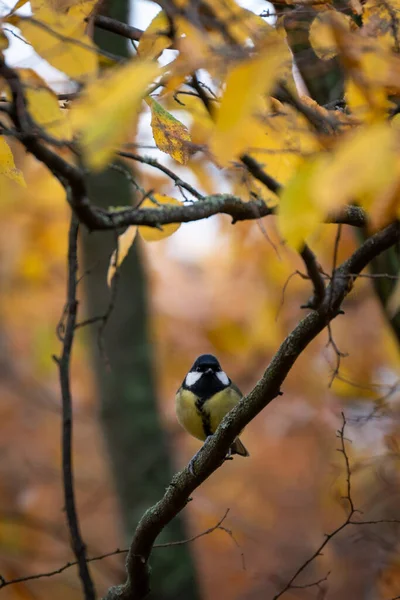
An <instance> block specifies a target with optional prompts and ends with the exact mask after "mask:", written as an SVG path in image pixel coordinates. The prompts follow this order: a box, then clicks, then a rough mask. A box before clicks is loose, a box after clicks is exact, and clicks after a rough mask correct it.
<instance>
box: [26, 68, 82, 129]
mask: <svg viewBox="0 0 400 600" xmlns="http://www.w3.org/2000/svg"><path fill="white" fill-rule="evenodd" d="M18 75H19V76H20V78H21V81H22V83H23V85H24V90H25V97H26V100H27V102H28V109H29V113H30V115H31V116H32V117H33V119H34V120H35V122H36V123H37V124H38V125H40V126H41V127H43V129H45V130H46V131H47V132H48V133H49V134H50V135H51V136H53V137H55V138H57V139H60V140H69V139H71V137H72V136H71V128H70V125H69V123H68V121H67V118H66V115H65V112H64V111H62V110H61V108H60V106H59V103H58V99H57V96H56V94H55V93H54V92H53V91H52V90H51V89H50V88H49V87H48V86H47V84H46V82H45V81H44V79H42V78H41V77H40V76H39V75H38V74H37V73H35V71H33V70H32V69H18Z"/></svg>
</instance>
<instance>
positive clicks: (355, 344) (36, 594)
mask: <svg viewBox="0 0 400 600" xmlns="http://www.w3.org/2000/svg"><path fill="white" fill-rule="evenodd" d="M115 4H116V7H117V9H118V10H119V11H120V12H119V13H118V10H117V9H116V10H117V13H116V14H115V15H114V16H116V17H117V18H121V20H124V18H126V14H125V13H126V10H127V7H126V6H124V5H123V4H120V3H115ZM140 6H141V7H142V8H143V6H144V5H143V4H141V5H140ZM246 6H247V5H246ZM263 6H264V5H263ZM140 14H142V13H140ZM151 16H153V15H150V17H147V22H148V21H149V20H150V19H151ZM135 24H138V22H137V21H135ZM140 26H143V24H142V25H140ZM97 42H98V43H99V44H100V45H102V46H103V47H107V45H108V44H113V52H115V53H120V54H124V52H126V47H125V44H124V42H123V41H121V40H119V39H118V38H117V39H114V38H113V39H112V40H111V38H110V39H108V38H107V37H106V36H104V37H100V36H99V38H98V39H97ZM118 44H120V46H119V47H118ZM14 59H15V60H16V62H18V60H21V61H25V60H27V59H25V58H21V57H20V58H18V54H16V55H14ZM29 60H34V58H30V59H29ZM19 66H28V65H26V64H23V65H21V64H19ZM29 66H32V65H29ZM141 142H142V144H143V145H145V144H149V140H148V139H145V138H143V139H142V140H141ZM13 150H14V152H15V155H16V162H17V164H18V166H19V167H20V168H22V169H23V171H24V174H25V178H26V181H27V188H26V189H23V188H21V187H19V188H17V187H15V188H13V190H14V191H13V194H12V195H11V196H7V197H1V199H0V398H1V403H0V429H1V437H0V440H1V441H0V574H1V575H2V577H4V579H6V580H9V579H14V578H18V577H23V576H25V575H30V574H35V573H42V572H47V571H52V570H54V569H58V568H60V567H62V566H63V565H65V564H66V563H67V562H68V561H70V560H72V559H73V555H72V552H71V550H70V547H69V537H68V531H67V528H66V524H65V514H64V512H63V497H62V486H61V472H60V463H61V456H60V434H61V417H60V414H61V408H60V392H59V386H58V372H57V368H56V365H55V363H54V361H53V359H52V356H53V355H58V354H59V353H60V347H61V345H60V343H59V341H58V339H57V336H56V328H57V324H58V322H59V320H60V317H61V315H62V311H63V307H64V303H65V287H66V249H67V246H66V242H67V230H68V220H69V211H68V208H67V205H66V202H65V198H64V191H63V189H62V188H61V186H60V185H59V184H58V183H57V182H56V181H55V180H54V179H52V177H50V176H49V174H48V173H47V172H46V171H45V169H44V168H43V167H42V166H41V165H39V164H38V163H37V162H35V161H34V160H32V159H31V158H29V157H28V156H26V155H25V153H24V152H22V150H21V149H20V148H19V147H14V148H13ZM147 150H148V152H147ZM146 153H148V154H150V153H151V149H146ZM168 160H169V159H167V158H166V157H163V161H164V162H165V164H169V163H168ZM197 183H198V184H199V185H200V186H201V187H202V188H203V189H204V190H205V191H207V186H210V188H211V189H214V190H215V189H218V190H219V191H223V190H228V189H232V182H231V181H229V180H227V179H226V178H224V177H223V175H221V174H218V173H216V172H205V171H204V169H203V165H202V164H199V180H198V182H197ZM89 185H90V189H91V196H92V198H93V200H94V201H95V202H96V203H97V204H99V205H101V204H103V205H104V206H109V205H110V204H112V205H115V204H117V203H118V204H121V205H122V204H124V203H128V202H130V201H131V199H132V197H133V193H132V190H131V189H130V188H129V186H128V183H127V180H126V179H125V178H123V177H121V175H120V173H118V172H115V171H112V172H107V173H104V174H102V175H99V176H97V177H92V178H91V179H90V181H89ZM141 185H142V186H143V187H144V188H145V189H153V190H156V191H160V192H162V193H165V194H170V195H176V194H177V190H174V189H173V188H172V187H171V185H170V183H169V181H168V180H167V179H166V178H165V179H164V178H162V177H159V176H158V175H157V174H156V175H155V173H154V171H150V170H146V171H143V172H142V173H141ZM236 185H238V184H236ZM243 185H244V184H243ZM235 189H236V191H239V190H238V188H237V187H236V188H235ZM39 190H40V192H39ZM116 198H118V202H116ZM82 233H83V235H82V239H81V246H80V258H79V263H80V275H81V280H80V283H79V299H80V316H79V320H80V321H83V320H84V319H86V318H90V317H94V316H101V315H104V314H107V313H108V312H110V315H109V318H108V319H107V324H106V326H105V327H101V322H99V323H97V324H95V325H91V326H86V327H82V328H81V329H79V330H78V331H77V334H76V345H75V348H74V355H73V361H72V382H73V399H74V469H75V483H76V493H77V500H78V510H79V516H80V522H81V527H82V532H83V537H84V539H85V541H86V543H87V548H88V555H89V556H96V555H99V554H104V553H108V552H112V551H114V550H116V549H117V548H120V549H122V548H125V547H127V545H128V543H129V540H130V538H131V535H132V533H133V531H134V528H135V526H136V524H137V522H138V519H139V518H140V516H141V515H142V514H143V512H144V510H145V509H146V508H147V507H149V506H150V505H151V504H153V503H154V502H156V501H157V500H158V499H159V498H160V497H161V495H162V494H163V492H164V490H165V488H166V486H167V485H168V483H169V482H170V478H171V476H172V474H173V473H174V472H175V471H177V470H178V469H181V468H183V467H184V466H185V465H186V464H187V462H188V460H189V459H190V458H191V457H192V456H193V454H194V453H195V452H196V451H197V450H198V448H199V443H198V442H197V441H196V440H194V439H192V438H190V437H189V436H188V435H187V434H186V433H185V432H184V431H183V430H181V428H180V427H179V425H178V423H177V421H176V417H175V412H174V396H175V392H176V390H177V388H178V387H179V386H180V384H181V382H182V380H183V378H184V376H185V374H186V372H187V371H188V369H189V368H190V366H191V364H192V363H193V361H194V359H195V358H196V357H197V356H198V355H199V354H201V353H205V352H211V353H213V354H216V355H217V356H218V358H219V359H220V362H221V364H222V366H223V368H224V369H225V370H226V372H227V373H228V375H229V376H230V377H231V378H232V379H233V380H234V381H235V383H237V385H238V386H239V387H240V388H241V389H242V391H243V392H244V393H246V392H248V391H250V390H251V389H252V387H253V386H254V384H255V383H256V382H257V380H258V378H259V377H260V376H261V375H262V373H263V371H264V370H265V368H266V366H267V364H268V362H269V360H270V359H271V357H272V355H273V354H274V352H275V351H276V349H277V347H278V346H279V344H280V343H281V342H282V341H283V339H284V338H285V336H286V335H287V334H288V333H289V332H290V331H291V329H292V328H293V327H294V326H295V325H296V324H297V323H298V321H299V320H300V319H301V318H302V316H303V314H304V310H302V309H301V308H300V306H301V305H302V304H304V303H305V302H306V301H307V299H308V297H309V295H310V290H311V287H310V284H309V282H307V281H305V280H304V279H302V278H301V276H299V275H298V274H296V271H297V270H300V271H301V270H302V268H303V265H302V263H301V261H300V260H299V258H298V257H297V256H296V255H295V254H294V253H292V252H291V251H289V250H288V249H286V248H285V246H284V245H283V244H282V242H281V241H280V240H279V238H278V236H277V234H276V232H275V228H274V221H273V218H269V219H264V220H263V222H262V223H258V222H251V223H237V224H236V225H235V226H232V225H231V223H230V220H229V219H228V218H227V217H216V218H213V219H212V220H211V221H207V222H205V221H204V222H200V223H197V224H192V225H182V227H181V228H180V229H179V231H178V232H177V233H176V234H174V236H172V237H171V238H169V239H167V240H164V241H161V242H157V243H155V244H151V243H148V244H146V243H145V242H143V241H142V240H141V239H139V236H138V239H137V240H136V241H135V243H134V246H133V247H132V249H131V251H130V254H129V256H128V258H127V260H126V261H125V262H124V263H123V266H122V268H121V275H120V278H119V282H118V286H117V294H116V297H115V298H113V297H112V296H111V294H110V290H109V289H108V288H107V285H106V273H107V268H108V264H109V259H110V254H111V252H112V250H113V249H114V247H115V236H114V235H112V234H105V233H95V234H90V235H89V234H86V233H85V232H82ZM335 236H336V228H335V227H334V226H325V227H324V228H323V230H322V231H321V235H320V237H319V238H318V239H315V240H314V243H313V250H314V252H315V253H316V254H317V255H318V257H319V259H320V261H321V263H322V266H323V267H324V270H325V271H326V272H328V273H330V272H331V270H332V264H333V256H334V241H335ZM357 244H358V240H357V238H356V236H355V234H354V232H353V231H352V230H350V228H346V227H343V231H342V235H341V240H340V246H339V252H338V261H339V262H341V261H342V260H344V259H345V258H346V257H347V256H348V255H349V254H350V253H351V252H352V251H353V250H354V249H355V248H356V246H357ZM110 303H111V304H110ZM110 306H111V307H112V311H109V309H110ZM344 310H345V315H344V316H341V317H339V318H337V319H336V320H335V322H334V323H333V325H332V336H333V339H334V342H335V344H336V346H337V348H338V349H339V350H340V352H341V353H343V354H344V355H345V356H343V357H342V358H341V359H340V365H339V371H338V373H337V374H336V376H335V377H334V374H335V370H336V369H337V366H338V364H337V359H338V356H337V352H335V349H334V347H333V346H332V344H329V343H328V342H329V337H328V332H327V331H324V332H323V333H322V334H321V335H320V336H319V338H318V339H317V340H316V341H315V342H313V343H312V344H311V345H310V346H309V347H308V348H307V350H306V351H305V352H304V353H303V355H302V356H301V358H300V360H299V361H298V362H297V363H296V365H295V366H294V368H293V369H292V372H291V374H290V376H289V378H288V379H287V381H286V382H285V384H284V386H283V390H282V391H283V392H284V394H283V396H282V397H280V398H279V399H277V400H276V401H274V402H273V403H272V404H271V405H270V406H269V407H268V408H267V409H265V410H264V411H263V412H262V413H261V414H260V415H259V416H258V417H257V418H256V419H255V420H254V421H253V422H252V423H251V424H250V425H249V426H248V427H247V428H246V430H245V432H244V433H243V437H242V439H243V442H244V444H245V445H246V447H247V448H248V449H249V451H250V455H251V457H250V458H249V459H246V460H242V459H241V458H240V457H236V458H235V459H234V460H233V461H231V462H228V463H226V464H225V465H224V466H223V467H222V468H221V469H219V470H218V471H217V472H216V473H215V474H213V476H212V477H211V478H210V479H209V480H208V481H206V482H205V484H204V485H202V486H201V488H200V489H198V490H196V491H195V493H194V494H193V501H192V502H190V503H189V505H188V507H187V508H186V509H185V510H184V511H183V514H182V516H181V519H180V520H176V522H174V523H172V524H171V525H170V526H169V527H168V528H167V529H166V531H165V532H164V534H163V536H162V538H161V539H160V540H159V541H160V542H163V543H165V542H169V541H175V540H183V539H187V538H189V537H191V536H194V535H196V534H198V533H201V532H202V531H204V530H206V529H208V528H211V527H213V526H214V525H216V523H217V522H218V521H220V519H221V518H222V517H223V516H224V515H225V513H226V511H227V509H229V513H228V514H227V516H226V518H225V520H224V522H223V526H224V527H226V528H227V529H228V530H229V531H223V530H216V531H214V532H212V533H210V534H208V535H205V536H203V537H201V538H200V539H198V540H196V541H194V542H192V543H188V544H186V545H182V546H171V547H166V548H165V547H164V548H159V549H155V550H154V553H153V556H152V560H151V565H152V583H153V592H152V594H151V598H154V599H157V600H164V599H165V600H169V599H172V598H174V599H181V598H182V599H192V598H193V599H195V598H199V599H204V600H217V599H218V600H219V599H221V598H224V599H226V600H235V599H246V600H258V599H261V598H262V599H269V598H271V599H272V598H273V596H274V594H276V593H277V592H278V591H279V590H280V589H281V588H283V587H284V586H285V584H286V582H287V581H288V580H289V579H290V577H291V576H292V575H293V574H294V572H295V571H296V570H297V569H298V567H299V566H300V565H301V564H302V563H303V562H304V561H305V560H306V559H307V558H308V557H309V556H310V555H311V554H313V552H314V551H315V549H316V548H317V547H318V546H319V544H320V543H321V542H322V540H323V538H324V534H325V533H329V532H330V531H331V530H333V529H335V528H336V527H337V526H338V525H340V524H341V523H342V522H344V521H345V519H346V515H347V511H348V506H347V503H346V500H345V499H344V498H343V497H344V496H345V494H346V476H347V473H346V466H345V461H344V457H343V456H342V455H341V454H340V453H338V451H337V450H338V448H339V447H340V440H338V438H337V430H338V429H340V428H341V426H342V423H343V422H342V415H341V413H342V412H344V414H345V416H346V421H347V424H346V429H345V437H346V438H347V439H348V440H349V442H347V446H346V447H347V452H348V458H349V461H350V465H351V471H352V499H353V502H354V504H355V507H356V508H357V509H359V510H362V511H363V512H364V515H363V518H365V519H366V520H377V521H379V520H382V519H399V520H400V503H399V489H400V488H399V469H400V437H399V434H400V430H399V401H400V348H399V344H398V340H397V339H396V336H395V334H394V333H393V330H392V328H391V327H390V326H389V325H388V324H387V322H386V320H385V317H384V315H383V312H382V310H381V307H380V305H379V303H378V301H377V299H376V297H375V293H374V290H373V287H372V285H371V281H370V279H369V278H368V277H364V278H362V279H360V280H359V281H358V282H357V284H356V286H355V289H354V290H353V292H352V294H351V295H350V297H349V298H348V300H347V301H346V303H345V306H344ZM99 330H100V331H99ZM399 527H400V526H399ZM398 533H399V528H397V525H385V524H382V523H378V524H375V525H370V526H362V527H347V528H346V529H345V530H344V531H343V532H342V533H341V534H340V535H339V536H337V537H335V538H334V539H333V540H332V542H331V543H330V544H329V545H328V546H327V547H326V548H325V550H324V553H323V556H321V557H319V558H318V559H316V560H315V561H314V562H313V563H312V564H311V565H310V566H309V567H308V569H307V570H306V571H305V573H304V574H303V575H302V577H301V578H300V579H299V581H298V582H297V583H298V585H304V586H307V584H309V583H312V582H315V581H318V580H319V579H323V578H325V577H326V575H327V573H328V572H330V575H329V577H328V579H327V580H326V581H324V582H322V583H321V585H320V586H313V587H305V588H304V589H296V590H290V591H288V592H287V594H286V595H285V598H288V599H289V598H329V599H336V598H338V599H339V598H341V599H344V600H346V599H349V600H354V599H365V600H375V599H376V600H381V599H382V600H389V599H391V598H394V597H395V596H397V595H399V594H400V554H399V550H400V548H399V542H398V540H399V536H398ZM91 571H92V574H93V576H94V579H95V582H96V586H97V591H98V594H99V595H101V594H102V593H104V592H105V591H106V589H107V588H108V587H109V586H110V585H112V584H116V583H119V582H122V581H123V580H124V555H117V556H111V557H109V558H105V559H104V560H101V561H98V562H93V563H92V564H91ZM0 593H1V595H2V597H4V598H5V599H40V600H47V599H50V598H57V599H59V600H63V599H64V598H65V599H67V598H68V599H74V598H77V599H78V598H80V597H81V589H80V584H79V580H78V577H77V571H76V568H74V567H72V568H70V569H67V570H65V571H63V572H62V573H60V574H59V575H56V576H53V577H49V578H42V579H39V580H37V581H29V582H26V583H21V584H18V585H13V586H9V587H6V588H4V589H2V590H0Z"/></svg>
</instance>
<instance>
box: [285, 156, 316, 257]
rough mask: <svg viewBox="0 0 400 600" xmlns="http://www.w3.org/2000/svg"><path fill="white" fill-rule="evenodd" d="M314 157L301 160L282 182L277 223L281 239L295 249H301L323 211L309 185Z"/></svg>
mask: <svg viewBox="0 0 400 600" xmlns="http://www.w3.org/2000/svg"><path fill="white" fill-rule="evenodd" d="M317 166H318V162H317V161H316V160H314V161H311V162H306V163H304V164H303V165H302V166H301V167H300V168H299V170H298V171H297V174H296V175H295V177H293V179H292V180H291V181H289V183H288V184H287V185H286V186H285V188H284V190H283V193H282V194H281V196H280V202H279V208H278V227H279V231H280V233H281V235H282V237H283V239H284V240H285V241H286V242H287V243H288V245H289V246H291V247H292V248H294V249H295V250H299V249H301V247H302V246H303V244H304V242H305V241H306V239H307V238H308V237H309V236H310V235H311V234H313V233H315V232H316V231H317V229H318V227H319V225H320V224H321V222H322V220H323V216H324V212H323V210H322V209H321V207H320V206H319V204H318V203H316V202H315V201H314V198H313V196H312V194H311V190H310V186H311V182H312V178H313V176H314V173H315V170H316V168H317Z"/></svg>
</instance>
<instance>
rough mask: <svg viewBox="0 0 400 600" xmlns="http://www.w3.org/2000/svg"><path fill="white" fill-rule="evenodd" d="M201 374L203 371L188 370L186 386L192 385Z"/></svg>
mask: <svg viewBox="0 0 400 600" xmlns="http://www.w3.org/2000/svg"><path fill="white" fill-rule="evenodd" d="M202 375H203V373H196V371H190V373H188V374H187V375H186V379H185V383H186V385H187V387H192V385H194V384H195V383H196V382H197V381H198V380H199V379H200V377H201V376H202Z"/></svg>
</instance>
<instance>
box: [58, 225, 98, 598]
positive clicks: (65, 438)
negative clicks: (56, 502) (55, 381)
mask: <svg viewBox="0 0 400 600" xmlns="http://www.w3.org/2000/svg"><path fill="white" fill-rule="evenodd" d="M78 230H79V222H78V220H77V218H76V217H75V215H72V216H71V223H70V229H69V235H68V284H67V303H66V311H65V312H66V322H65V330H64V336H63V349H62V354H61V358H58V359H56V362H57V364H58V368H59V375H60V387H61V395H62V473H63V485H64V502H65V512H66V515H67V522H68V528H69V532H70V535H71V547H72V550H73V552H74V554H75V556H76V562H77V564H78V570H79V577H80V579H81V582H82V588H83V592H84V596H85V600H95V598H96V593H95V589H94V584H93V581H92V578H91V575H90V572H89V568H88V565H87V556H86V546H85V544H84V542H83V539H82V535H81V531H80V526H79V521H78V514H77V510H76V501H75V492H74V476H73V465H72V395H71V383H70V371H71V354H72V346H73V342H74V331H75V324H76V314H77V308H78V301H77V298H76V287H77V272H78ZM64 310H65V309H64Z"/></svg>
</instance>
